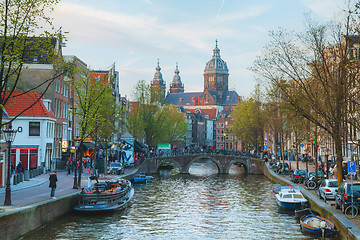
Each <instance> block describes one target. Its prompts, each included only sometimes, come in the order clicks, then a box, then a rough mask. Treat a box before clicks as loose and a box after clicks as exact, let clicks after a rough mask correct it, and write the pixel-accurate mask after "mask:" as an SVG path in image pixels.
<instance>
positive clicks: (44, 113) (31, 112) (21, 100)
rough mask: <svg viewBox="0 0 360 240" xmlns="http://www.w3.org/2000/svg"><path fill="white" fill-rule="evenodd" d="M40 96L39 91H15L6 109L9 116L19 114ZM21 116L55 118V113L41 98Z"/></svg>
mask: <svg viewBox="0 0 360 240" xmlns="http://www.w3.org/2000/svg"><path fill="white" fill-rule="evenodd" d="M21 93H23V94H21ZM19 94H21V95H19ZM40 96H41V94H40V93H38V92H27V93H25V92H24V91H18V92H14V93H13V94H12V97H11V98H10V99H9V101H8V102H7V103H6V105H5V110H6V112H7V113H8V114H9V116H11V117H14V116H17V115H18V114H19V113H20V112H22V111H23V110H24V109H26V108H28V107H30V106H31V105H32V104H34V102H36V100H37V99H39V98H40ZM41 99H44V97H42V98H41ZM20 116H22V117H50V118H55V115H54V113H53V112H51V111H50V112H49V111H48V110H47V109H46V107H45V106H44V103H43V102H42V101H41V100H39V101H38V102H37V103H35V105H34V106H32V107H31V108H29V109H28V110H26V111H25V112H23V113H22V114H21V115H20Z"/></svg>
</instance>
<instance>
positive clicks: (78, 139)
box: [73, 137, 80, 189]
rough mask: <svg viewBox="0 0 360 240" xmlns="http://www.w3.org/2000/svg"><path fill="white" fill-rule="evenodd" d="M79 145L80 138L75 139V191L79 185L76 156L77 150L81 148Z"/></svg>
mask: <svg viewBox="0 0 360 240" xmlns="http://www.w3.org/2000/svg"><path fill="white" fill-rule="evenodd" d="M79 143H80V138H78V137H75V138H74V145H75V159H74V160H75V175H74V185H73V189H78V184H77V182H78V181H77V155H76V149H77V148H78V147H79Z"/></svg>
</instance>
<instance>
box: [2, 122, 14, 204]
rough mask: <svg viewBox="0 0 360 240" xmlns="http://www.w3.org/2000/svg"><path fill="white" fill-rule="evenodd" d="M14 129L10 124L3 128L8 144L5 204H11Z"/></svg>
mask: <svg viewBox="0 0 360 240" xmlns="http://www.w3.org/2000/svg"><path fill="white" fill-rule="evenodd" d="M16 132H17V131H16V130H14V129H12V125H11V124H10V125H9V126H8V128H7V129H4V130H3V133H4V138H5V141H6V142H7V144H8V164H7V177H6V189H5V201H4V205H5V206H10V205H11V189H10V175H11V171H10V162H11V152H10V150H11V143H12V142H13V141H14V139H15V135H16Z"/></svg>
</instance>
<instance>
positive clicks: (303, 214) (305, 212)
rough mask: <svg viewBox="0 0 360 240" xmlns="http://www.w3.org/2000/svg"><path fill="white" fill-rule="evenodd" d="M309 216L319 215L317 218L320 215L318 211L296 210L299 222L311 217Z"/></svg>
mask: <svg viewBox="0 0 360 240" xmlns="http://www.w3.org/2000/svg"><path fill="white" fill-rule="evenodd" d="M309 214H314V215H317V216H319V215H320V214H319V213H318V212H317V211H315V210H313V209H311V208H300V209H295V218H296V219H297V220H299V219H300V218H302V217H303V216H305V215H309Z"/></svg>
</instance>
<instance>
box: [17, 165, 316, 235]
mask: <svg viewBox="0 0 360 240" xmlns="http://www.w3.org/2000/svg"><path fill="white" fill-rule="evenodd" d="M207 166H208V162H207V163H205V164H203V166H202V164H201V163H196V164H193V165H192V166H191V172H192V174H193V175H183V174H181V175H180V174H179V175H176V176H167V177H165V178H155V179H153V180H154V181H152V182H150V183H148V184H140V185H136V188H135V199H134V202H133V204H132V206H131V207H130V208H128V209H126V210H125V211H123V212H116V213H113V214H109V215H101V216H85V217H84V216H82V215H75V214H69V215H67V216H65V217H63V218H61V219H59V220H57V221H55V222H53V223H51V224H49V225H47V226H45V227H43V228H42V229H40V230H39V231H36V232H34V233H32V234H31V235H28V236H26V237H24V238H23V239H167V240H172V239H316V238H314V237H309V236H305V235H303V234H302V233H301V232H300V226H299V223H298V222H296V220H295V218H294V214H293V213H289V212H285V213H284V212H280V211H279V209H278V207H277V205H276V202H275V200H274V196H273V194H272V183H271V182H270V181H268V180H267V179H266V178H265V177H264V176H258V175H247V174H242V173H241V169H237V168H236V167H237V166H236V167H234V169H235V170H234V174H231V175H218V174H217V172H216V170H217V169H215V172H214V169H212V170H211V169H210V168H208V167H207ZM215 167H216V166H215ZM238 170H239V171H238Z"/></svg>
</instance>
